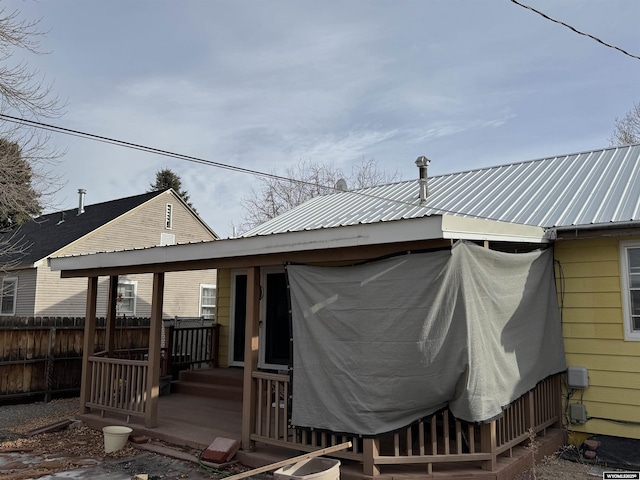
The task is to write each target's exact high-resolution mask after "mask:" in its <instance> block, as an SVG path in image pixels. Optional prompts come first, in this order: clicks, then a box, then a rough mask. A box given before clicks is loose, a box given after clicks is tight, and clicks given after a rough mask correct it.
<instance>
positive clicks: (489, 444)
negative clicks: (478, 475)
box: [480, 420, 498, 470]
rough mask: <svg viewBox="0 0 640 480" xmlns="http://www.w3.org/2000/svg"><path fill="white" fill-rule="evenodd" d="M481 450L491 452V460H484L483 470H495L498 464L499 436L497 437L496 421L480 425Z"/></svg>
mask: <svg viewBox="0 0 640 480" xmlns="http://www.w3.org/2000/svg"><path fill="white" fill-rule="evenodd" d="M480 450H481V451H482V453H490V454H491V459H490V460H483V461H482V469H483V470H495V469H496V464H497V459H496V457H497V454H496V452H497V450H498V445H497V438H496V421H495V420H493V421H491V422H489V423H483V424H482V425H481V426H480Z"/></svg>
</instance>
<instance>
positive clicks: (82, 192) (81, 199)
mask: <svg viewBox="0 0 640 480" xmlns="http://www.w3.org/2000/svg"><path fill="white" fill-rule="evenodd" d="M86 193H87V191H86V190H85V189H84V188H79V189H78V215H82V214H83V213H84V196H85V194H86Z"/></svg>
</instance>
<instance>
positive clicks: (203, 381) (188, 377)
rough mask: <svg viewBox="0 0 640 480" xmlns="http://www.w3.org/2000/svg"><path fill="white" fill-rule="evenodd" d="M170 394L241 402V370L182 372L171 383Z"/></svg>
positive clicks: (206, 369) (215, 369)
mask: <svg viewBox="0 0 640 480" xmlns="http://www.w3.org/2000/svg"><path fill="white" fill-rule="evenodd" d="M171 392H172V393H183V394H186V395H194V396H198V397H207V398H215V399H218V400H233V401H237V402H241V401H242V369H239V368H203V369H196V370H182V371H181V372H180V373H179V376H178V379H177V380H174V381H172V382H171Z"/></svg>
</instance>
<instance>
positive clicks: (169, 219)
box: [164, 203, 173, 230]
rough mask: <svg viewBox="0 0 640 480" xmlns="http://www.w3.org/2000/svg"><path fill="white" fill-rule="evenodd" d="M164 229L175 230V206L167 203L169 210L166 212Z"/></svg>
mask: <svg viewBox="0 0 640 480" xmlns="http://www.w3.org/2000/svg"><path fill="white" fill-rule="evenodd" d="M164 220H165V222H164V228H166V229H167V230H171V229H172V228H173V205H171V204H170V203H167V209H166V211H165V219H164Z"/></svg>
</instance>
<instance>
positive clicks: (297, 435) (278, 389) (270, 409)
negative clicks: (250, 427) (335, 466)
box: [251, 372, 363, 461]
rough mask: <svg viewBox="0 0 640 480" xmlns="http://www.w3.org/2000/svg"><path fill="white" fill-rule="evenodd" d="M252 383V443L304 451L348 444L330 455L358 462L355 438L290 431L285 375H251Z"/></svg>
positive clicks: (359, 446)
mask: <svg viewBox="0 0 640 480" xmlns="http://www.w3.org/2000/svg"><path fill="white" fill-rule="evenodd" d="M253 381H254V386H255V389H256V425H255V433H253V434H252V435H251V439H252V440H254V441H257V442H262V443H268V444H270V445H278V446H281V447H285V448H293V449H295V450H299V451H307V452H312V451H314V450H318V449H321V448H326V447H331V446H334V445H338V444H340V443H344V442H348V441H351V443H352V447H351V448H350V449H348V450H344V451H341V452H335V453H332V454H331V455H332V456H336V457H339V458H348V459H351V460H358V461H362V458H363V457H362V439H361V438H358V436H351V435H336V434H331V433H328V432H316V431H311V430H306V429H294V428H290V426H289V418H290V411H291V410H290V408H291V403H290V389H289V376H288V375H279V374H273V373H265V372H253Z"/></svg>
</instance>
